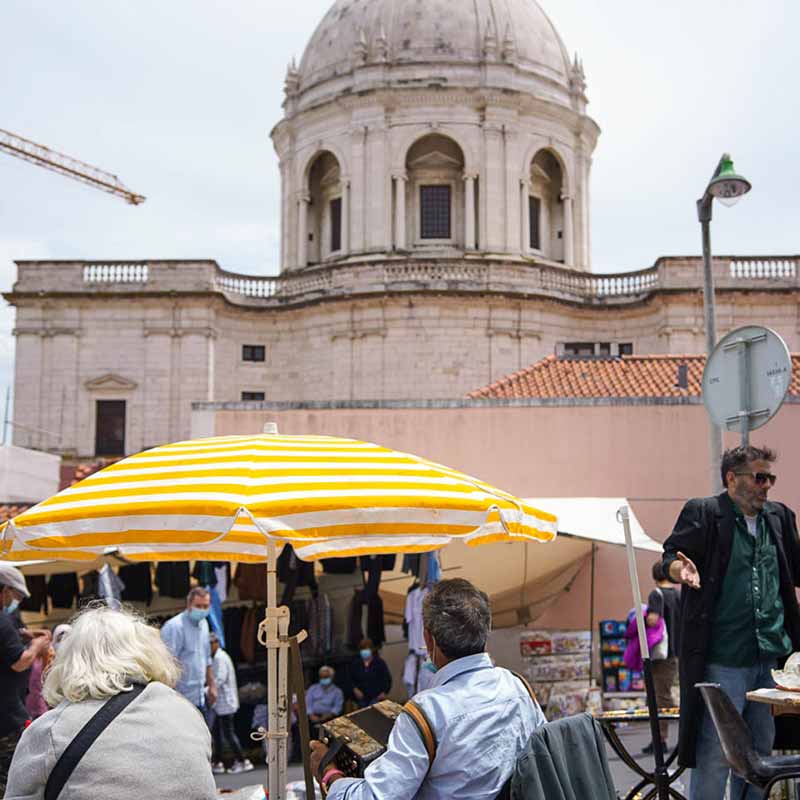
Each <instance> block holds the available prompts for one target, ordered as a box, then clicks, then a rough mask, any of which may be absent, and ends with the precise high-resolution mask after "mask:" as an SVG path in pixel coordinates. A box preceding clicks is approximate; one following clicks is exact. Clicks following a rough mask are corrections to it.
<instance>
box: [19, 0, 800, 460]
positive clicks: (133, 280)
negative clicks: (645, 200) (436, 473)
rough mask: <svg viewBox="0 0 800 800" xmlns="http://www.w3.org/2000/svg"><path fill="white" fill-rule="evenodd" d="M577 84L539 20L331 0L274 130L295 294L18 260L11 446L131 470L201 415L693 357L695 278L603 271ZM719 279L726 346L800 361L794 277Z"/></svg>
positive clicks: (437, 391)
mask: <svg viewBox="0 0 800 800" xmlns="http://www.w3.org/2000/svg"><path fill="white" fill-rule="evenodd" d="M585 90H586V80H585V76H584V74H583V68H582V66H581V64H580V61H579V60H578V59H577V57H576V58H575V59H574V60H572V61H571V60H570V59H569V58H568V56H567V51H566V48H565V47H564V44H563V42H562V41H561V39H560V37H559V36H558V33H557V32H556V30H555V28H554V27H553V26H552V24H551V23H550V21H549V20H548V19H547V17H546V16H545V14H544V12H543V11H542V10H541V9H540V8H539V6H538V5H537V3H536V2H534V0H419V2H415V3H410V2H396V1H395V0H336V2H334V3H333V5H332V7H331V9H330V11H329V12H328V14H327V15H326V16H325V17H324V19H323V20H322V22H321V23H320V25H319V27H318V29H317V31H316V32H315V33H314V35H313V36H312V38H311V41H310V43H309V45H308V47H307V49H306V52H305V54H304V56H303V58H302V60H301V62H300V64H299V66H297V65H295V64H292V65H290V67H289V70H288V72H287V76H286V83H285V103H284V109H285V115H284V118H283V120H281V122H280V123H279V124H278V125H277V126H276V128H275V130H274V131H273V133H272V138H273V142H274V145H275V149H276V151H277V154H278V159H279V163H280V174H281V195H282V210H281V227H282V238H281V264H280V266H281V274H280V275H279V276H277V277H253V276H245V275H237V274H234V273H230V272H226V271H224V270H222V269H220V268H219V266H217V264H216V263H215V262H213V261H149V262H135V263H124V262H113V263H106V262H104V263H98V262H92V261H71V262H62V261H20V262H17V264H18V270H19V274H18V280H17V282H16V284H15V285H14V287H13V289H12V291H11V292H10V293H8V294H6V295H5V296H6V299H7V300H8V301H9V302H10V303H12V304H13V305H14V306H15V307H16V312H17V324H16V329H15V335H16V337H17V339H16V378H15V391H14V402H15V404H14V423H15V428H14V442H15V443H16V444H19V445H22V446H29V447H36V448H41V449H47V450H53V451H57V452H62V453H67V454H71V455H73V456H76V457H83V456H92V455H95V454H106V455H118V454H121V453H122V451H124V452H125V453H131V452H136V451H138V450H141V449H142V448H145V447H149V446H152V445H156V444H160V443H163V442H166V441H174V440H178V439H181V438H186V437H188V436H189V435H190V430H191V423H190V415H191V404H192V403H193V402H240V401H242V400H245V399H247V400H253V401H258V400H259V399H263V400H264V401H267V402H271V403H275V402H287V403H306V404H313V403H318V402H322V403H326V402H329V403H351V404H352V403H370V402H374V403H378V404H386V403H391V402H394V401H402V400H419V401H431V400H434V401H435V400H447V399H452V398H459V397H464V396H465V395H466V394H467V393H468V392H470V391H473V390H475V389H478V388H480V387H481V386H485V385H487V384H488V383H491V382H492V381H495V380H497V379H499V378H501V377H503V376H504V375H507V374H509V373H511V372H514V371H515V370H519V369H522V368H524V367H526V366H528V365H529V364H531V363H533V362H535V361H537V360H539V359H540V358H542V357H543V356H545V355H548V354H550V353H553V352H556V353H586V352H589V353H591V354H594V355H608V356H614V355H617V354H619V353H624V352H634V353H700V352H703V350H704V338H703V330H702V328H703V322H702V320H703V314H702V301H701V287H702V280H701V267H700V262H699V260H698V259H692V258H667V259H660V260H659V261H658V262H656V264H655V266H653V267H651V268H649V269H645V270H641V271H639V272H632V273H624V274H618V275H594V274H592V273H591V272H590V271H589V267H590V251H591V242H590V221H589V207H590V196H589V179H590V170H591V159H592V153H593V151H594V148H595V144H596V142H597V138H598V136H599V129H598V127H597V125H596V124H595V123H594V122H593V121H592V119H591V118H590V117H589V116H588V115H587V113H586V107H587V99H586V93H585ZM714 269H715V277H716V283H717V291H718V327H719V331H720V333H721V334H722V333H725V332H726V331H727V330H730V329H732V328H734V327H737V326H739V325H743V324H746V323H762V324H763V323H766V324H770V325H771V326H772V327H774V328H775V329H776V330H777V331H778V332H779V333H780V334H781V335H783V336H784V338H785V339H786V340H787V342H788V343H789V346H790V347H791V348H792V349H800V341H798V330H799V329H798V305H797V298H798V259H797V258H795V257H766V258H763V259H758V258H741V259H740V258H735V257H734V258H719V259H717V261H716V262H715V266H714ZM117 451H119V452H117Z"/></svg>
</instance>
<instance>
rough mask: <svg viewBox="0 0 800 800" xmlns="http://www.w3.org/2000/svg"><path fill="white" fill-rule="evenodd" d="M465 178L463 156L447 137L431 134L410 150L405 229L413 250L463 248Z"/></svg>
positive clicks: (407, 170)
mask: <svg viewBox="0 0 800 800" xmlns="http://www.w3.org/2000/svg"><path fill="white" fill-rule="evenodd" d="M463 174H464V153H463V152H462V150H461V148H460V147H459V145H458V144H456V142H454V141H453V140H452V139H450V138H448V137H446V136H442V135H440V134H431V135H429V136H425V137H423V138H422V139H419V140H418V141H417V142H415V143H414V144H413V145H412V146H411V148H409V151H408V153H407V155H406V176H407V179H408V186H407V195H406V202H407V212H406V226H407V229H408V231H409V232H410V236H409V240H410V243H411V245H412V246H414V247H436V246H454V247H463V246H464V240H465V234H464V181H463ZM472 246H473V247H474V243H473V244H472Z"/></svg>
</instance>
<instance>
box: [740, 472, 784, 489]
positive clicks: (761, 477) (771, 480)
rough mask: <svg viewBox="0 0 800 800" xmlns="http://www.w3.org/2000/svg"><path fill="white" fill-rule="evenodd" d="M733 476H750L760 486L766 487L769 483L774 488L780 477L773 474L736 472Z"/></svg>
mask: <svg viewBox="0 0 800 800" xmlns="http://www.w3.org/2000/svg"><path fill="white" fill-rule="evenodd" d="M733 474H734V475H749V476H750V477H751V478H752V479H753V480H754V481H755V482H756V483H757V484H758V485H759V486H764V485H765V484H767V483H768V484H769V485H770V486H774V485H775V481H777V480H778V476H777V475H773V474H772V473H771V472H734V473H733Z"/></svg>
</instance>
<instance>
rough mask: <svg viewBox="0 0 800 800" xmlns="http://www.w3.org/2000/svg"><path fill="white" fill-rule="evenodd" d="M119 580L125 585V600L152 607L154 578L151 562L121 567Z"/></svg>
mask: <svg viewBox="0 0 800 800" xmlns="http://www.w3.org/2000/svg"><path fill="white" fill-rule="evenodd" d="M119 578H120V580H121V581H122V582H123V583H124V584H125V591H124V592H122V599H123V600H125V601H128V602H139V603H146V604H147V605H148V606H149V605H150V603H151V602H152V601H153V578H152V573H151V571H150V562H149V561H142V562H141V563H137V564H126V565H125V566H124V567H120V568H119Z"/></svg>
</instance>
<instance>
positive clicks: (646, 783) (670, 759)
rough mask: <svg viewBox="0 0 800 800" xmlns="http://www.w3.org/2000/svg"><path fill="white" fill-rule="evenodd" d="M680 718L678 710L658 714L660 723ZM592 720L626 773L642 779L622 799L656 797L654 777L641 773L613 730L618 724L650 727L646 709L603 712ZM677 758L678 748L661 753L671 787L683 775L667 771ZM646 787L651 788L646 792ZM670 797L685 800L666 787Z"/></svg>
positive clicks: (648, 773) (644, 771) (678, 772)
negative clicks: (596, 722)
mask: <svg viewBox="0 0 800 800" xmlns="http://www.w3.org/2000/svg"><path fill="white" fill-rule="evenodd" d="M679 717H680V714H679V713H678V710H677V709H665V708H662V709H660V710H659V712H658V718H659V720H677V719H678V718H679ZM595 719H596V720H597V721H598V722H599V723H600V726H601V728H602V729H603V733H604V734H605V737H606V740H607V741H608V743H609V745H611V749H612V750H613V751H614V752H615V753H616V754H617V755H618V756H619V757H620V759H622V763H623V764H625V766H627V767H628V769H630V770H632V771H633V772H635V773H636V774H637V775H638V776H639V777H640V779H641V780H640V781H639V782H638V783H637V784H636V786H634V787H633V788H632V789H631V790H630V791H629V792H628V794H626V795H625V800H633V798H636V797H641V798H642V800H652V798H655V797H657V796H658V795H657V790H656V788H655V782H656V776H655V774H654V773H653V772H648V771H647V770H646V769H644V767H642V765H641V764H639V762H638V761H637V760H636V759H635V758H634V757H633V756H632V755H631V754H630V753H629V752H628V750H627V748H626V747H625V745H624V744H623V743H622V740H621V739H620V737H619V735H618V734H617V730H616V724H617V723H619V722H646V723H647V724H648V725H649V724H650V715H649V713H648V712H647V709H643V710H639V711H604V712H603V713H602V714H595ZM677 757H678V748H677V747H675V749H674V750H673V751H672V752H671V753H664V761H665V766H666V767H667V771H668V772H669V783H670V784H672V783H674V782H675V781H676V780H677V778H678V776H679V775H680V774H681V773H682V772H683V769H684V768H683V767H678V768H677V769H675V770H674V771H670V770H669V768H670V767H671V766H672V764H673V763H674V762H675V759H676V758H677ZM647 787H651V788H649V789H647ZM669 796H670V797H671V798H673V800H686V798H685V797H684V795H682V794H681V793H680V792H679V791H678V790H677V789H674V788H673V787H672V786H671V785H670V787H669Z"/></svg>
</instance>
